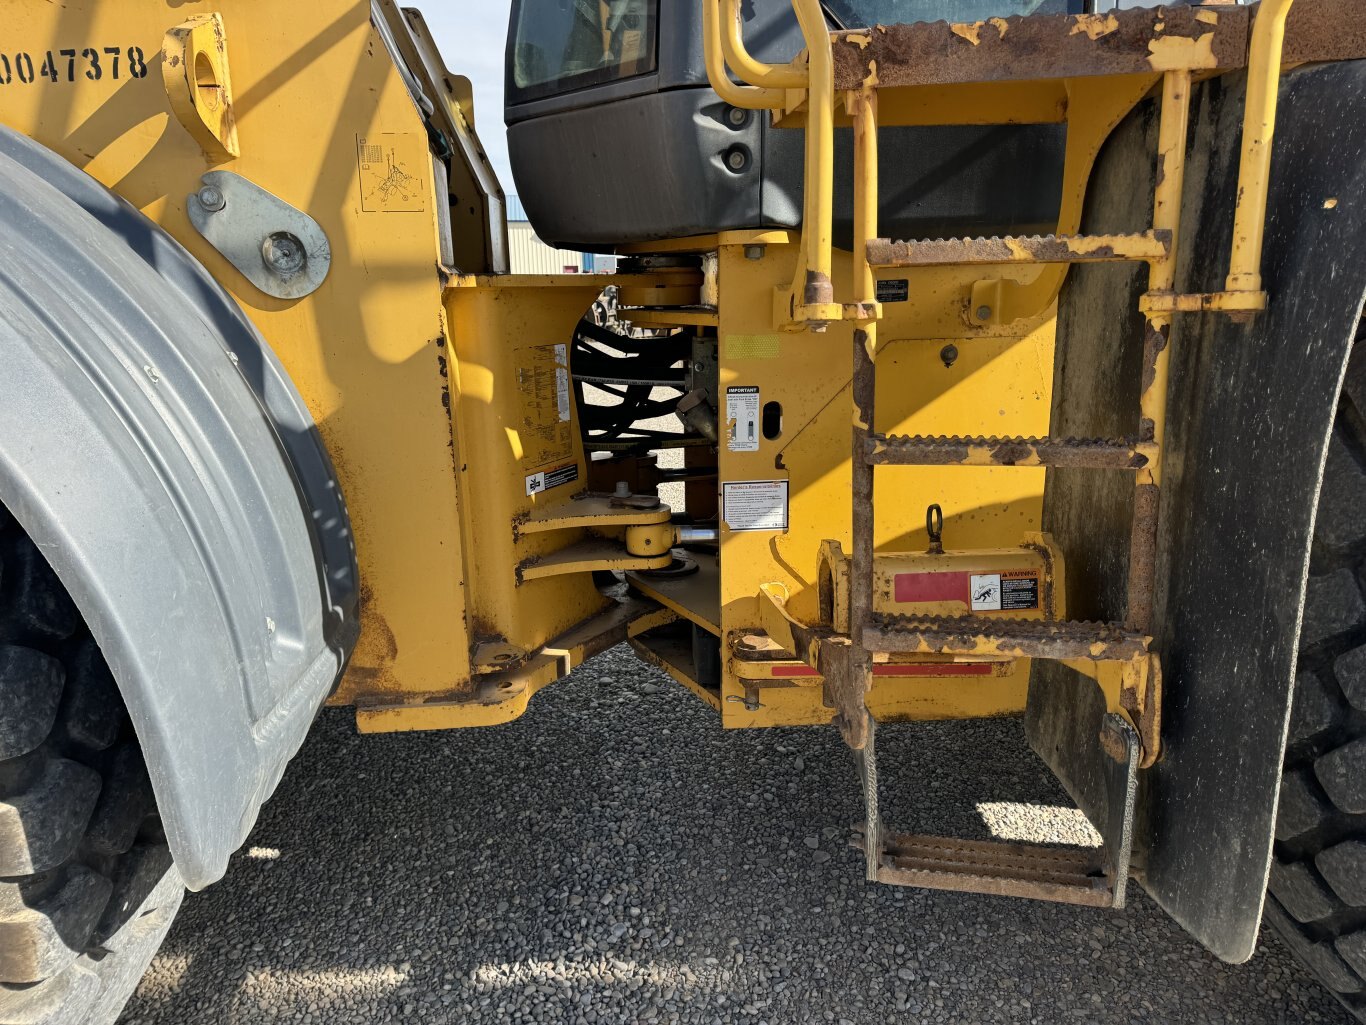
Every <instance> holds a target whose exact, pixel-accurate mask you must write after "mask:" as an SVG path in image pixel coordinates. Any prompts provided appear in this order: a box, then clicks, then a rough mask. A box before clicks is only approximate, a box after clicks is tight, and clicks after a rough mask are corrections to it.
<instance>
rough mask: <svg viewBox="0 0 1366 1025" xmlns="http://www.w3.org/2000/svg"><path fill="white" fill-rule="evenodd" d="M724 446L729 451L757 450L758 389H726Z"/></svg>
mask: <svg viewBox="0 0 1366 1025" xmlns="http://www.w3.org/2000/svg"><path fill="white" fill-rule="evenodd" d="M726 448H727V449H728V450H730V451H731V452H758V451H759V389H758V388H754V387H745V388H727V389H726Z"/></svg>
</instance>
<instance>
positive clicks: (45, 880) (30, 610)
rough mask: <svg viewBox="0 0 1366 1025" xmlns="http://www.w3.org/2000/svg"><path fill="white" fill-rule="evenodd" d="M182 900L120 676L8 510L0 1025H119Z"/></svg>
mask: <svg viewBox="0 0 1366 1025" xmlns="http://www.w3.org/2000/svg"><path fill="white" fill-rule="evenodd" d="M184 892H185V889H184V886H183V885H182V884H181V881H180V876H179V875H178V874H177V873H176V870H175V867H174V865H173V864H172V862H171V854H170V850H169V848H168V847H167V846H166V840H165V836H164V835H163V833H162V830H161V823H160V820H159V819H158V817H157V814H156V804H155V801H154V799H153V797H152V790H151V785H150V782H149V781H148V778H147V768H146V766H145V765H144V763H143V759H142V753H141V751H140V750H139V748H138V745H137V740H136V738H135V737H134V736H133V731H132V727H131V725H130V723H129V722H128V716H127V715H126V713H125V710H124V706H123V702H122V700H121V699H120V697H119V692H118V688H117V687H116V686H115V684H114V680H113V677H112V676H111V675H110V673H109V668H108V666H107V665H106V664H105V661H104V659H103V657H102V656H101V655H100V652H99V648H98V647H97V646H96V644H95V642H94V640H93V639H92V638H91V636H90V633H89V631H88V630H87V629H86V628H85V625H84V623H83V622H82V620H81V617H80V614H79V613H78V612H77V611H76V607H75V605H74V604H73V603H72V602H71V599H70V598H69V597H68V596H67V593H66V591H65V590H64V589H63V588H62V586H61V583H60V582H59V581H58V580H57V578H56V576H55V575H54V574H53V572H52V570H51V569H50V568H49V567H48V565H47V562H46V560H44V559H43V557H42V555H41V553H40V552H39V551H38V549H37V548H36V547H35V546H34V545H33V543H32V542H31V541H29V539H28V538H27V537H26V536H25V535H24V534H23V532H22V531H21V530H20V529H19V528H18V525H17V524H16V523H15V522H14V521H13V519H12V518H11V517H10V516H9V514H8V513H7V512H6V510H5V509H4V507H3V506H0V1025H58V1023H61V1025H75V1023H78V1022H79V1023H81V1025H112V1023H113V1022H114V1021H115V1020H116V1019H117V1018H118V1016H119V1012H120V1011H121V1010H122V1009H123V1005H124V1003H125V1002H127V1000H128V997H129V996H130V995H131V994H132V992H133V989H134V987H135V986H136V985H137V983H138V980H139V979H140V978H141V977H142V974H143V972H144V971H146V970H147V965H148V962H150V961H151V959H152V955H153V954H154V953H156V950H157V948H158V947H159V946H161V941H162V939H163V937H164V936H165V935H166V931H167V930H168V929H169V928H170V925H171V919H172V918H173V917H174V916H175V912H176V909H177V908H178V907H179V906H180V901H181V898H182V896H183V895H184Z"/></svg>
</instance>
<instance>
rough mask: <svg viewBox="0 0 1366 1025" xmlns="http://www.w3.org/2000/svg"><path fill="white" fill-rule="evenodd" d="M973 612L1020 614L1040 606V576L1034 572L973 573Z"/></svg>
mask: <svg viewBox="0 0 1366 1025" xmlns="http://www.w3.org/2000/svg"><path fill="white" fill-rule="evenodd" d="M968 596H969V600H970V602H971V604H972V611H973V612H1019V611H1022V610H1025V609H1037V608H1038V607H1039V574H1038V573H1037V572H1034V571H1032V570H1013V571H1011V572H1008V573H980V574H979V573H974V574H973V575H972V579H971V581H970V590H969V592H968Z"/></svg>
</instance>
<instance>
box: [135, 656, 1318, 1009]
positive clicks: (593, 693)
mask: <svg viewBox="0 0 1366 1025" xmlns="http://www.w3.org/2000/svg"><path fill="white" fill-rule="evenodd" d="M879 752H880V761H881V763H882V765H883V769H884V775H883V783H884V798H883V801H884V814H885V817H886V818H887V820H888V822H889V823H890V824H891V825H893V826H894V827H896V828H898V829H907V830H922V831H935V832H949V833H954V834H957V835H961V836H967V837H982V838H985V837H989V836H991V835H993V834H998V835H1004V836H1009V837H1012V838H1018V839H1031V838H1033V839H1038V840H1044V841H1051V842H1087V839H1086V838H1087V835H1088V833H1089V830H1088V829H1087V828H1086V827H1085V826H1084V824H1083V823H1082V822H1081V821H1080V820H1079V818H1078V817H1077V816H1075V815H1069V814H1068V813H1066V812H1059V811H1057V810H1056V807H1057V806H1064V805H1066V804H1067V801H1066V799H1065V798H1064V796H1063V794H1062V792H1061V790H1060V788H1058V787H1057V785H1056V784H1055V783H1054V782H1053V781H1052V778H1051V777H1050V776H1049V775H1048V773H1047V771H1046V770H1045V769H1044V768H1043V766H1042V764H1041V763H1039V762H1038V761H1037V760H1036V759H1035V758H1034V757H1033V756H1032V755H1029V754H1028V753H1027V751H1026V748H1025V743H1024V737H1023V731H1022V729H1021V727H1020V724H1019V723H1018V722H1016V721H1014V720H994V721H985V722H975V723H953V724H935V725H897V726H889V727H886V728H884V729H883V731H882V732H880V733H879ZM861 814H862V811H861V808H860V806H859V800H858V788H857V781H856V777H855V773H854V768H853V763H852V760H851V759H850V757H849V755H848V753H847V752H846V751H845V750H844V748H843V747H842V745H841V744H840V742H839V739H838V737H837V736H836V733H835V731H834V730H833V729H808V730H771V731H753V732H730V733H726V732H723V731H721V730H720V729H719V727H717V725H716V723H715V720H714V718H713V715H712V713H711V712H710V710H708V709H707V708H705V707H704V706H702V705H701V704H700V703H699V702H697V701H696V699H694V698H692V697H691V696H690V695H689V694H687V693H686V692H685V691H683V690H682V688H680V687H678V686H676V685H675V684H673V683H672V682H670V681H669V680H668V679H667V678H666V677H663V676H662V675H660V674H658V673H656V672H654V671H653V670H651V669H648V668H646V667H645V666H643V665H641V664H640V663H638V662H637V661H636V660H635V659H634V658H633V657H632V656H631V655H630V654H629V653H628V652H626V651H624V650H620V649H619V650H615V651H612V652H609V653H607V654H606V655H603V656H600V657H599V658H598V659H595V660H594V661H593V662H591V663H589V664H588V665H587V666H585V667H583V668H581V669H579V670H578V671H576V672H575V673H574V674H573V675H572V676H571V677H570V678H569V679H568V680H566V681H564V682H562V683H560V684H556V685H555V686H554V687H551V688H550V689H548V690H547V691H545V692H544V693H543V694H542V695H541V696H539V697H537V698H536V699H535V700H534V701H533V702H532V706H531V710H530V711H529V712H528V714H527V715H526V716H525V717H524V718H523V719H522V720H520V721H518V722H515V723H512V724H509V725H507V726H503V727H497V728H493V729H488V730H480V731H465V732H455V733H444V734H443V733H437V734H407V735H393V736H380V737H359V736H357V735H356V734H355V731H354V727H353V724H352V720H351V717H350V714H349V713H348V712H346V711H345V710H338V711H329V712H327V713H325V714H324V715H323V717H322V718H321V719H320V721H319V722H318V724H317V726H316V727H315V728H314V730H313V733H312V735H311V737H310V739H309V741H308V743H307V745H306V746H305V749H304V751H303V752H302V753H301V754H300V756H299V758H298V759H297V760H296V761H295V763H294V764H293V766H292V767H291V768H290V770H289V772H288V774H287V775H286V776H285V779H284V782H283V783H282V784H281V787H280V790H279V793H278V795H277V796H276V798H275V799H274V800H273V801H272V802H271V803H270V804H269V805H267V807H266V809H265V812H264V814H263V815H262V818H261V821H260V823H259V825H258V826H257V828H256V829H255V831H254V832H253V834H252V836H251V838H250V840H249V841H248V846H247V847H246V848H244V849H243V851H242V852H241V853H239V854H238V855H237V856H236V857H235V858H234V859H233V864H232V867H231V869H230V870H229V874H228V876H227V878H226V879H225V880H224V881H223V882H221V883H219V884H217V885H216V886H214V887H212V888H211V889H209V890H208V891H206V892H205V893H203V894H199V895H194V894H191V895H190V896H189V897H188V898H187V899H186V902H185V906H184V910H183V911H182V912H181V915H180V917H179V919H178V920H177V922H176V925H175V927H174V928H173V929H172V932H171V934H170V937H169V938H168V940H167V943H166V946H165V948H164V950H163V951H162V953H161V954H160V955H159V956H158V958H157V960H156V961H155V962H154V964H153V967H152V970H151V971H150V972H149V974H148V976H147V977H146V978H145V979H144V980H143V983H142V985H141V987H140V988H139V990H138V993H137V995H136V996H135V997H134V999H133V1001H132V1003H130V1005H129V1007H128V1010H127V1012H126V1013H125V1016H124V1018H123V1022H124V1023H125V1025H132V1023H134V1022H136V1023H140V1025H172V1023H174V1025H209V1023H212V1025H231V1023H243V1025H246V1023H251V1025H255V1023H258V1022H272V1023H274V1022H309V1023H327V1025H362V1023H364V1025H371V1023H376V1022H390V1021H414V1022H433V1023H457V1022H458V1023H462V1025H463V1023H480V1022H490V1023H491V1022H500V1023H502V1022H517V1021H523V1022H556V1023H558V1022H570V1023H578V1022H585V1023H587V1022H604V1023H606V1022H611V1023H625V1022H681V1023H694V1022H697V1023H707V1025H710V1023H714V1022H722V1023H729V1022H736V1023H739V1022H746V1023H758V1022H767V1023H769V1025H787V1023H801V1022H848V1023H856V1025H886V1023H889V1022H940V1021H942V1022H968V1023H976V1022H1041V1023H1050V1025H1051V1023H1054V1022H1058V1021H1060V1020H1071V1021H1082V1022H1095V1023H1112V1022H1124V1023H1127V1022H1143V1023H1145V1025H1147V1023H1159V1022H1173V1023H1175V1022H1196V1021H1198V1022H1230V1023H1238V1025H1251V1023H1300V1022H1316V1021H1321V1022H1335V1023H1336V1022H1342V1021H1343V1020H1344V1019H1343V1015H1342V1012H1341V1011H1340V1010H1339V1009H1338V1006H1337V1004H1336V1003H1334V1002H1333V1000H1332V999H1331V998H1330V997H1329V996H1327V995H1326V994H1324V993H1322V992H1321V991H1320V990H1319V989H1318V987H1317V985H1316V984H1315V983H1314V981H1313V980H1312V979H1311V978H1310V977H1309V976H1308V975H1307V973H1306V972H1305V971H1304V970H1302V969H1301V968H1300V967H1299V966H1298V965H1297V964H1296V963H1295V962H1293V961H1292V960H1291V958H1290V956H1289V955H1288V954H1287V953H1286V952H1285V951H1284V949H1283V948H1282V947H1281V946H1280V944H1279V943H1278V942H1277V941H1275V940H1274V939H1270V938H1268V939H1266V940H1265V941H1264V945H1263V948H1262V949H1261V950H1260V951H1259V953H1258V954H1257V956H1256V957H1255V958H1254V959H1253V961H1252V962H1251V963H1249V964H1247V965H1243V966H1239V967H1231V966H1228V965H1223V964H1220V963H1219V962H1218V961H1216V960H1215V959H1214V958H1212V957H1211V956H1209V955H1208V954H1206V953H1205V952H1204V951H1203V950H1201V949H1200V948H1199V947H1198V946H1197V945H1196V944H1195V943H1194V942H1192V941H1191V940H1189V939H1188V938H1187V937H1186V936H1185V935H1184V934H1182V933H1181V932H1180V930H1179V929H1178V928H1177V927H1176V926H1175V925H1173V924H1172V923H1171V922H1170V921H1168V920H1167V919H1166V918H1165V916H1164V915H1163V914H1162V913H1161V912H1160V911H1159V910H1158V909H1157V908H1156V907H1155V906H1154V905H1153V904H1152V903H1151V902H1150V901H1148V900H1147V899H1146V898H1145V897H1143V896H1142V895H1141V894H1140V895H1138V896H1137V897H1136V898H1135V899H1134V900H1133V903H1132V906H1131V907H1130V908H1129V909H1128V910H1127V911H1125V912H1115V913H1109V912H1097V911H1090V910H1086V909H1076V908H1068V907H1061V906H1054V905H1045V904H1030V903H1024V902H1015V901H1009V900H1005V899H1000V898H989V897H969V896H960V895H956V894H945V893H924V892H919V891H908V890H900V889H892V888H878V887H870V886H869V885H868V884H866V883H865V882H864V881H863V876H862V864H861V856H860V855H859V854H858V853H857V852H856V851H854V850H852V849H851V848H849V847H848V846H847V838H848V835H849V829H848V827H849V826H850V824H851V823H853V822H855V821H856V820H858V819H859V818H860V816H861Z"/></svg>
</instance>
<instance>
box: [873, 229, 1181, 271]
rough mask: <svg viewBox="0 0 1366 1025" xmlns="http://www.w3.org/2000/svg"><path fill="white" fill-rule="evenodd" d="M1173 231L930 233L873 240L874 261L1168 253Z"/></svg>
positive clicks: (1136, 257) (935, 262) (945, 262)
mask: <svg viewBox="0 0 1366 1025" xmlns="http://www.w3.org/2000/svg"><path fill="white" fill-rule="evenodd" d="M1171 242H1172V236H1171V232H1170V231H1166V230H1161V231H1145V232H1143V233H1141V234H1136V235H1028V236H1013V235H1011V236H1006V237H1004V238H1001V237H999V236H998V237H993V238H951V239H943V238H938V239H925V240H922V241H916V242H894V241H892V240H891V239H888V238H878V239H872V240H870V241H869V242H868V262H869V263H870V264H872V265H873V266H874V267H943V266H949V265H962V264H992V263H1110V262H1124V261H1134V262H1143V261H1149V260H1161V259H1164V258H1165V257H1166V256H1167V255H1168V253H1169V251H1170V250H1171Z"/></svg>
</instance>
